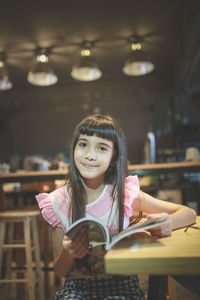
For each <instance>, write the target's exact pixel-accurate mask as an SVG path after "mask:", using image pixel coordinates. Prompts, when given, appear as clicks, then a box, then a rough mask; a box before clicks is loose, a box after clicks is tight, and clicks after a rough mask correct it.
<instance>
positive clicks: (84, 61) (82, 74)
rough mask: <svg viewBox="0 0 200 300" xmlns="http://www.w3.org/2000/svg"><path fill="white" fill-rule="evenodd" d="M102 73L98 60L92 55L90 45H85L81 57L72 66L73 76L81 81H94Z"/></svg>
mask: <svg viewBox="0 0 200 300" xmlns="http://www.w3.org/2000/svg"><path fill="white" fill-rule="evenodd" d="M101 75H102V73H101V71H100V70H99V68H98V66H97V64H96V62H95V61H94V59H93V58H92V57H91V49H90V47H89V46H87V47H84V48H83V49H82V50H81V57H80V59H79V60H78V62H77V63H76V64H75V65H74V66H73V68H72V72H71V76H72V77H73V78H74V79H76V80H80V81H93V80H97V79H99V78H100V77H101Z"/></svg>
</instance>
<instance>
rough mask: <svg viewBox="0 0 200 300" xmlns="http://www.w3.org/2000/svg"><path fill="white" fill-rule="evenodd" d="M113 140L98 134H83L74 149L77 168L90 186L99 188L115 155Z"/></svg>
mask: <svg viewBox="0 0 200 300" xmlns="http://www.w3.org/2000/svg"><path fill="white" fill-rule="evenodd" d="M113 150H114V147H113V142H112V141H110V140H107V139H103V138H100V137H98V136H95V135H93V136H88V135H84V134H81V135H80V137H79V139H78V142H77V144H76V147H75V150H74V161H75V165H76V168H77V169H78V171H79V173H80V175H81V176H82V178H83V180H84V182H85V183H86V184H87V186H88V187H91V188H97V187H98V186H99V185H100V184H102V183H103V182H104V174H105V172H106V171H107V169H108V168H109V166H110V163H111V161H112V157H113Z"/></svg>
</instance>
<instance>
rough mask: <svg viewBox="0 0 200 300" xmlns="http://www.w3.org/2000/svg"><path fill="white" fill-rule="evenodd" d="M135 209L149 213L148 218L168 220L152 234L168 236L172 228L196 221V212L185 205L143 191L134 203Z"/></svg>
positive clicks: (152, 231)
mask: <svg viewBox="0 0 200 300" xmlns="http://www.w3.org/2000/svg"><path fill="white" fill-rule="evenodd" d="M133 209H137V210H141V211H142V212H145V213H147V218H155V217H156V218H158V220H159V221H164V220H166V221H167V222H166V224H165V225H163V226H162V227H158V228H155V229H152V230H150V232H151V234H152V235H156V236H168V235H170V234H171V232H172V230H174V229H177V228H181V227H184V226H187V225H190V224H192V223H195V221H196V212H195V211H194V210H193V209H191V208H189V207H187V206H184V205H180V204H175V203H171V202H168V201H163V200H158V199H156V198H154V197H152V196H150V195H148V194H146V193H144V192H142V191H140V193H139V197H138V198H137V199H135V201H134V203H133Z"/></svg>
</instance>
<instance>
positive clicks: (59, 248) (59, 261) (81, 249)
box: [52, 228, 89, 277]
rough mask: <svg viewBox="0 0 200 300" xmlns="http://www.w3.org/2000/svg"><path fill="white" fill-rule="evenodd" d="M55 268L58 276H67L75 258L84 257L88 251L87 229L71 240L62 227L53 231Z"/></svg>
mask: <svg viewBox="0 0 200 300" xmlns="http://www.w3.org/2000/svg"><path fill="white" fill-rule="evenodd" d="M52 242H53V255H54V270H55V273H56V274H57V275H58V276H61V277H66V275H67V274H68V273H69V272H70V271H71V269H72V264H73V261H74V258H75V257H77V258H82V257H83V256H85V255H86V253H87V252H88V246H89V243H88V238H87V231H80V233H79V234H78V235H77V236H76V237H75V238H74V239H73V240H71V239H70V238H68V237H67V236H66V235H65V234H64V232H63V230H62V229H60V228H53V231H52Z"/></svg>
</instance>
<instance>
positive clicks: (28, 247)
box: [24, 217, 35, 300]
mask: <svg viewBox="0 0 200 300" xmlns="http://www.w3.org/2000/svg"><path fill="white" fill-rule="evenodd" d="M24 238H25V244H26V246H25V253H26V263H27V279H28V296H29V300H35V290H34V276H33V261H32V249H31V227H30V218H29V217H27V218H25V220H24Z"/></svg>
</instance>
